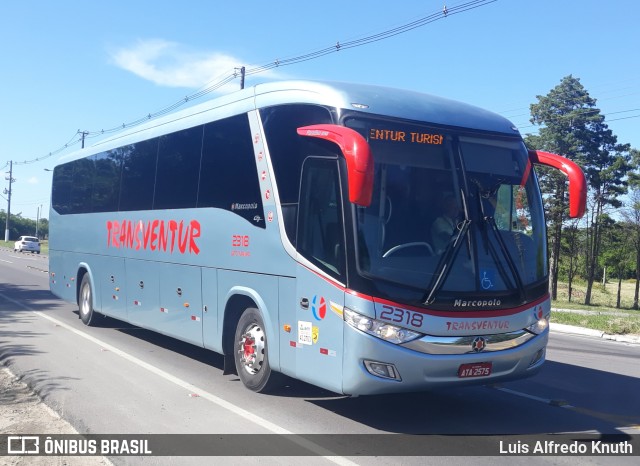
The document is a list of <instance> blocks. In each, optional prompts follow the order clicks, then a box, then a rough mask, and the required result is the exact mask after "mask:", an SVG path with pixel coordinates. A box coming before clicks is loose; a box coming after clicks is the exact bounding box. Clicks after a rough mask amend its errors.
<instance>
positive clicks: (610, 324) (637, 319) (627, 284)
mask: <svg viewBox="0 0 640 466" xmlns="http://www.w3.org/2000/svg"><path fill="white" fill-rule="evenodd" d="M635 286H636V283H635V280H627V281H623V282H622V286H621V293H620V298H621V299H620V306H621V309H617V308H616V307H615V306H616V301H617V293H618V283H617V281H616V282H609V283H606V284H605V285H604V286H603V285H602V283H594V285H593V288H592V290H591V305H589V306H587V305H585V304H584V299H585V296H586V291H587V285H586V283H577V284H574V285H573V292H572V301H571V302H569V299H568V298H569V287H568V285H567V283H562V282H561V283H558V299H557V300H556V301H553V303H552V306H553V307H554V308H556V309H568V310H579V311H581V312H557V311H556V312H552V314H551V321H552V322H556V323H559V324H566V325H576V326H578V327H586V328H591V329H595V330H600V331H602V332H605V333H608V334H612V335H614V334H615V335H621V334H640V311H638V310H632V309H631V308H632V306H633V296H634V292H635Z"/></svg>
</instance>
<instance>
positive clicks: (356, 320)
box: [344, 307, 422, 345]
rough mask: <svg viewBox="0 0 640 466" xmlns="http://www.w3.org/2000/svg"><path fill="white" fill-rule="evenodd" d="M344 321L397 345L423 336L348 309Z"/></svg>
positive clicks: (345, 309) (345, 310)
mask: <svg viewBox="0 0 640 466" xmlns="http://www.w3.org/2000/svg"><path fill="white" fill-rule="evenodd" d="M344 321H345V322H346V323H348V324H349V325H351V326H352V327H354V328H357V329H358V330H361V331H363V332H365V333H368V334H369V335H373V336H374V337H378V338H380V339H382V340H384V341H388V342H390V343H395V344H396V345H398V344H400V343H406V342H408V341H411V340H415V339H416V338H420V337H421V336H422V333H418V332H414V331H413V330H409V329H406V328H402V327H398V326H396V325H391V324H389V323H387V322H382V321H380V320H376V319H372V318H371V317H367V316H363V315H362V314H358V313H357V312H355V311H352V310H351V309H348V308H346V307H345V308H344Z"/></svg>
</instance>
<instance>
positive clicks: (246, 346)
mask: <svg viewBox="0 0 640 466" xmlns="http://www.w3.org/2000/svg"><path fill="white" fill-rule="evenodd" d="M267 348H268V347H267V335H266V332H265V327H264V321H263V320H262V315H261V314H260V311H258V309H256V308H251V307H250V308H247V309H245V311H244V312H243V313H242V315H241V316H240V320H239V321H238V325H237V327H236V333H235V340H234V344H233V352H234V359H235V364H236V371H237V372H238V376H239V377H240V380H242V383H243V384H244V386H245V387H247V388H248V389H249V390H253V391H254V392H258V393H264V392H267V391H269V390H272V389H273V388H275V386H276V385H277V379H278V376H279V374H276V373H275V372H273V371H272V370H271V366H270V365H269V357H268V352H267Z"/></svg>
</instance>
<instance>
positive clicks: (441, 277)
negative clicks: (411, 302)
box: [423, 190, 471, 305]
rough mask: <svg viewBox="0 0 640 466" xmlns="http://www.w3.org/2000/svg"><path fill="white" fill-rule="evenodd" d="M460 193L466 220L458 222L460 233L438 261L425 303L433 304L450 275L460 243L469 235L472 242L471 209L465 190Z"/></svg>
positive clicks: (450, 242)
mask: <svg viewBox="0 0 640 466" xmlns="http://www.w3.org/2000/svg"><path fill="white" fill-rule="evenodd" d="M460 195H461V197H462V207H463V210H464V220H463V221H462V222H460V223H458V225H457V228H458V234H457V235H456V237H455V238H454V239H453V241H449V244H448V245H447V248H446V249H445V250H444V253H443V254H442V258H441V259H440V262H438V266H437V273H436V279H435V281H434V280H432V281H431V286H430V288H431V291H430V292H429V295H428V296H427V299H425V300H424V302H423V303H424V304H425V305H428V304H431V303H432V302H433V301H434V300H435V296H436V293H437V292H438V291H439V290H440V288H441V287H442V285H443V284H444V282H445V279H446V278H447V275H449V272H450V270H451V264H453V261H454V259H455V258H456V256H457V255H458V250H459V249H460V245H462V243H463V239H464V238H465V237H467V240H468V241H469V243H470V242H471V238H469V235H467V231H469V225H471V220H469V211H468V208H467V200H466V197H465V195H464V191H462V190H461V191H460ZM469 251H471V244H469Z"/></svg>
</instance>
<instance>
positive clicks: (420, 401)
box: [307, 361, 640, 435]
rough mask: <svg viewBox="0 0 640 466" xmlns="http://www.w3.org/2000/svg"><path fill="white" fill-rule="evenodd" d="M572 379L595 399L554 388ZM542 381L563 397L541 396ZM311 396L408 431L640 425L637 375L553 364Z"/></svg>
mask: <svg viewBox="0 0 640 466" xmlns="http://www.w3.org/2000/svg"><path fill="white" fill-rule="evenodd" d="M538 378H539V379H538ZM567 379H572V380H573V381H574V383H573V384H572V385H573V386H580V383H577V382H575V381H584V382H583V384H582V386H583V387H584V389H585V390H586V391H588V392H589V395H590V396H585V394H584V393H576V392H575V391H574V390H571V391H570V390H569V389H563V388H561V387H559V386H555V385H554V380H558V381H563V380H567ZM537 380H539V381H540V383H541V384H543V386H545V387H547V389H548V390H549V391H551V392H554V393H556V394H557V395H558V396H559V397H561V398H557V399H553V400H550V399H545V398H542V397H541V396H540V395H537V394H536V391H538V390H537V388H538V387H536V385H537V384H538V382H537ZM528 381H531V384H529V383H528ZM515 384H517V390H516V389H515V388H512V387H513V386H515ZM559 385H561V384H559ZM503 388H505V389H508V390H513V391H512V392H511V391H504V390H502V389H503ZM307 401H308V402H309V403H312V404H314V405H316V406H319V407H321V408H323V409H327V410H329V411H332V412H334V413H336V414H338V415H340V416H344V417H345V418H348V419H351V420H353V421H356V422H359V423H361V424H364V425H367V426H370V427H372V428H375V429H378V430H380V431H383V432H392V433H404V434H442V435H451V434H455V435H499V434H515V435H522V434H540V433H564V432H591V431H593V432H598V433H603V434H622V433H624V432H623V431H622V430H621V429H624V428H634V427H636V426H637V425H638V424H639V423H640V397H638V380H637V379H636V378H634V377H628V376H624V375H618V374H612V373H609V372H603V371H598V370H593V369H589V368H584V367H579V366H574V365H570V364H564V363H558V362H550V361H548V362H547V363H546V365H545V367H544V369H543V371H542V372H541V373H540V374H539V375H537V376H536V377H534V378H532V379H527V380H525V381H518V382H517V383H514V384H509V383H505V384H503V385H501V386H479V387H466V388H464V387H461V388H453V389H447V390H446V391H445V390H439V391H431V392H426V393H410V394H398V395H377V396H362V397H358V398H344V399H333V400H327V399H308V400H307Z"/></svg>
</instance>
